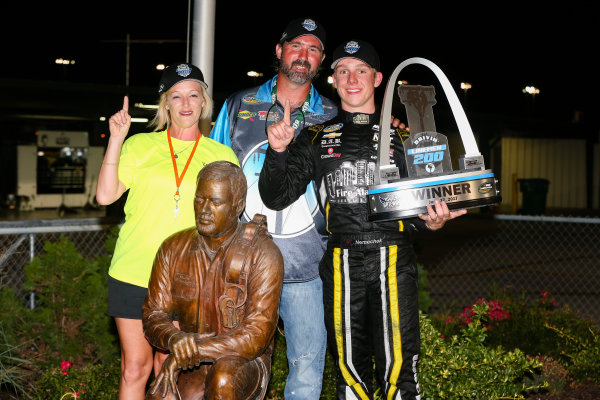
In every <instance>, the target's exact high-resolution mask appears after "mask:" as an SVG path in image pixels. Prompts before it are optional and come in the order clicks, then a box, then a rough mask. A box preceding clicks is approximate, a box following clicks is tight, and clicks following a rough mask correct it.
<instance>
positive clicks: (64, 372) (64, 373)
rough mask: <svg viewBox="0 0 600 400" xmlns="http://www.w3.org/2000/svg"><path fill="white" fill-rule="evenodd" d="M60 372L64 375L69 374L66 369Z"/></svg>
mask: <svg viewBox="0 0 600 400" xmlns="http://www.w3.org/2000/svg"><path fill="white" fill-rule="evenodd" d="M60 372H62V374H63V375H64V376H67V375H69V373H68V372H67V371H60Z"/></svg>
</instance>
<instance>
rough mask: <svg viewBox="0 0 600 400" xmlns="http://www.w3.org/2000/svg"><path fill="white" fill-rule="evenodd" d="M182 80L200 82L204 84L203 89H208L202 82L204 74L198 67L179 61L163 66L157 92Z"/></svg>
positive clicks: (204, 83)
mask: <svg viewBox="0 0 600 400" xmlns="http://www.w3.org/2000/svg"><path fill="white" fill-rule="evenodd" d="M182 81H196V82H200V84H201V85H202V86H204V89H208V85H207V84H206V82H204V75H203V74H202V71H200V68H198V67H196V66H195V65H192V64H189V63H186V62H179V63H175V64H171V65H169V66H168V67H167V68H165V70H164V71H163V73H162V76H161V77H160V83H159V85H158V93H163V92H166V91H167V90H169V89H171V88H172V87H173V86H174V85H176V84H178V83H179V82H182Z"/></svg>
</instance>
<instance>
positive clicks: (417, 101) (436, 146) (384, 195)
mask: <svg viewBox="0 0 600 400" xmlns="http://www.w3.org/2000/svg"><path fill="white" fill-rule="evenodd" d="M411 64H421V65H425V66H426V67H429V68H430V69H431V70H432V71H433V72H434V73H435V75H436V76H437V78H438V80H439V81H440V83H441V85H442V88H443V89H444V92H445V94H446V97H447V99H448V102H449V104H450V107H451V109H452V112H453V114H454V118H455V119H456V122H457V125H458V129H459V133H460V136H461V139H462V142H463V146H464V148H465V155H463V156H462V157H460V158H459V160H458V164H459V168H460V170H458V171H453V170H452V162H451V158H450V148H449V146H448V139H447V137H446V136H445V135H443V134H441V133H438V132H437V131H436V128H435V121H434V118H433V108H432V107H433V105H434V104H435V103H436V101H435V88H434V87H433V86H427V87H425V86H415V85H411V86H408V85H401V86H399V87H398V96H399V97H400V100H401V102H402V103H403V104H404V106H405V108H406V114H407V119H408V126H409V129H410V132H411V134H410V137H409V138H408V139H406V140H405V141H404V152H405V159H406V167H407V170H408V177H405V178H400V176H399V172H398V168H397V167H396V166H395V165H391V164H390V135H389V134H382V133H381V132H383V131H384V129H389V126H390V123H391V109H392V101H393V96H394V86H395V84H396V79H397V77H398V74H399V73H400V71H401V70H402V69H403V68H404V67H406V66H407V65H411ZM379 137H380V143H379V147H378V159H377V164H378V165H377V169H378V172H379V173H376V174H375V184H374V185H371V186H369V191H368V197H367V199H368V205H369V212H370V215H369V220H370V221H384V220H393V219H400V218H408V217H414V216H416V215H419V214H422V213H427V206H428V205H433V204H434V202H435V200H439V201H444V202H446V204H447V205H448V208H449V209H450V210H458V209H464V208H476V207H483V206H487V205H492V204H496V203H499V202H500V201H501V200H502V198H501V197H500V194H499V188H498V181H497V179H496V178H495V177H494V173H493V172H492V171H491V170H489V169H487V170H486V169H485V164H484V161H483V156H482V155H481V153H480V152H479V149H478V148H477V143H476V142H475V137H474V135H473V132H472V131H471V127H470V125H469V123H468V121H467V118H466V115H465V114H464V111H463V109H462V107H461V105H460V102H459V101H458V98H457V97H456V93H455V92H454V90H453V89H452V86H451V85H450V82H449V81H448V79H447V78H446V76H445V75H444V73H443V72H442V71H441V70H440V69H439V68H438V67H437V66H436V65H435V64H433V63H432V62H431V61H429V60H426V59H423V58H417V57H415V58H410V59H408V60H406V61H404V62H402V63H401V64H400V65H398V67H397V68H396V70H395V71H394V73H393V74H392V75H391V76H390V79H389V81H388V85H387V87H386V91H385V95H384V103H383V107H382V111H381V119H380V135H379Z"/></svg>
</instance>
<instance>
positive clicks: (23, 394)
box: [0, 324, 32, 398]
mask: <svg viewBox="0 0 600 400" xmlns="http://www.w3.org/2000/svg"><path fill="white" fill-rule="evenodd" d="M16 350H17V348H16V347H15V346H14V345H12V344H10V343H8V342H7V341H6V336H5V334H4V327H3V326H2V325H1V324H0V388H3V389H4V391H5V392H7V393H11V398H12V394H14V395H15V397H14V398H29V395H28V394H27V392H28V390H29V389H30V385H29V384H28V378H29V377H30V376H31V375H32V373H31V369H30V366H31V363H30V362H29V361H27V360H24V359H22V358H19V357H17V356H16ZM7 395H8V394H7Z"/></svg>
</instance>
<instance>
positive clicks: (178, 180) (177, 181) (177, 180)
mask: <svg viewBox="0 0 600 400" xmlns="http://www.w3.org/2000/svg"><path fill="white" fill-rule="evenodd" d="M200 136H202V132H200V131H198V137H197V138H196V143H194V148H193V149H192V152H191V153H190V156H189V157H188V160H187V162H186V163H185V167H184V168H183V171H182V172H181V175H179V173H178V172H177V162H176V161H175V152H174V151H173V143H172V142H171V128H169V129H167V138H168V139H169V149H170V150H171V160H172V161H173V170H174V171H175V185H176V187H177V190H176V191H175V195H174V196H173V200H175V210H174V213H175V219H177V214H179V199H180V198H181V196H180V195H179V187H180V186H181V182H182V181H183V177H184V175H185V173H186V172H187V169H188V167H189V166H190V162H191V161H192V158H193V157H194V152H195V151H196V147H198V142H199V141H200Z"/></svg>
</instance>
